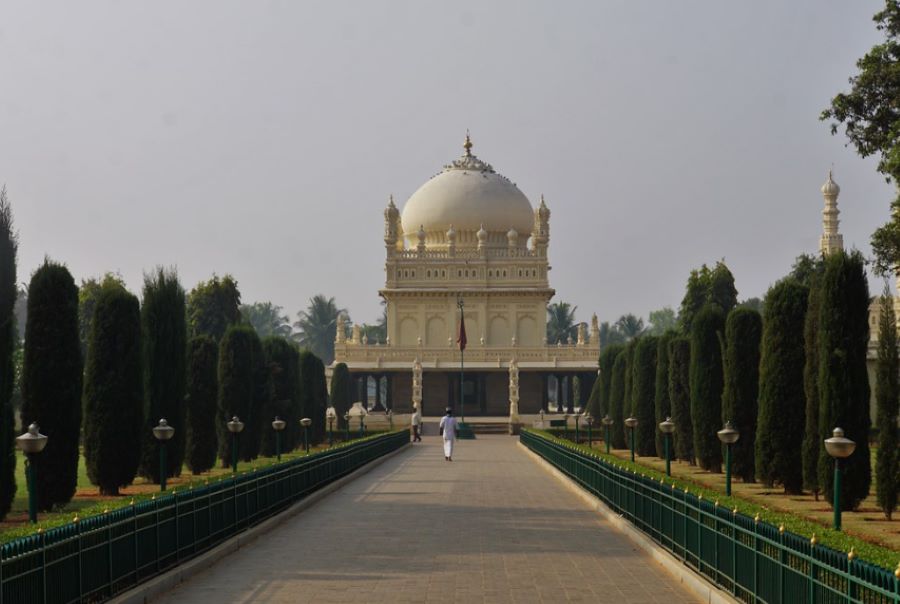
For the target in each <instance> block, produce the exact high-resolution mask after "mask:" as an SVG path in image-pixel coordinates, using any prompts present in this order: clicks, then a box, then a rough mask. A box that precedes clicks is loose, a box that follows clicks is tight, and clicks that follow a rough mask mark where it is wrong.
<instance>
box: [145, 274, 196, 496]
mask: <svg viewBox="0 0 900 604" xmlns="http://www.w3.org/2000/svg"><path fill="white" fill-rule="evenodd" d="M143 299H144V303H143V305H142V306H141V330H142V333H141V342H142V346H143V349H144V357H143V358H144V371H143V375H144V431H143V436H142V438H143V441H144V446H143V455H142V456H141V467H140V474H141V475H142V476H145V477H147V478H149V479H150V480H152V481H153V482H156V483H158V482H159V481H160V476H159V443H158V442H157V441H156V438H155V437H154V436H153V427H154V426H156V425H157V424H158V423H159V420H160V419H163V418H165V420H166V421H167V422H168V424H169V425H170V426H172V427H173V428H175V434H174V435H173V436H172V438H171V440H169V441H168V443H167V444H166V465H167V471H168V476H178V475H179V474H181V466H182V465H183V463H184V443H185V437H186V436H187V430H186V427H187V426H186V422H185V418H186V409H185V404H184V395H185V387H186V381H187V376H186V373H187V358H186V354H187V324H186V322H185V296H184V288H183V287H181V283H180V282H179V281H178V274H177V273H176V272H175V269H164V268H162V267H158V268H157V269H156V270H155V271H153V272H152V273H150V274H146V275H144V291H143Z"/></svg>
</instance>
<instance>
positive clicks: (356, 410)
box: [349, 403, 369, 438]
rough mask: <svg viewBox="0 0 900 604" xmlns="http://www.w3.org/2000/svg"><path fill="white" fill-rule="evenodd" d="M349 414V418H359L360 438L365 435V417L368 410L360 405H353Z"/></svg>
mask: <svg viewBox="0 0 900 604" xmlns="http://www.w3.org/2000/svg"><path fill="white" fill-rule="evenodd" d="M349 413H350V417H358V418H359V437H360V438H362V437H363V436H365V434H366V425H365V417H366V416H367V415H368V414H369V412H368V410H367V409H366V407H365V406H364V405H363V404H362V403H353V406H352V407H350V411H349Z"/></svg>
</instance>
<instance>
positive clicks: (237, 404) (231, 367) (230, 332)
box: [216, 325, 259, 468]
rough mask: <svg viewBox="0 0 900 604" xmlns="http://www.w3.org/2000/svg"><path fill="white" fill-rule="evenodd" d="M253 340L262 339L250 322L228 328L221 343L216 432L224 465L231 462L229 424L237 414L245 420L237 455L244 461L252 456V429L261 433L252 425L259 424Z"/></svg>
mask: <svg viewBox="0 0 900 604" xmlns="http://www.w3.org/2000/svg"><path fill="white" fill-rule="evenodd" d="M254 339H256V340H259V338H258V337H257V335H256V332H255V331H253V328H252V327H250V326H249V325H232V326H231V327H229V328H228V329H227V330H226V331H225V334H224V335H223V336H222V341H221V342H220V343H219V368H218V382H219V394H218V400H217V413H216V432H217V434H218V436H219V459H220V460H221V462H222V467H223V468H227V467H228V466H229V465H231V445H232V439H233V438H234V437H233V436H232V434H231V432H229V431H228V426H227V425H226V424H227V423H228V422H229V421H230V420H231V418H232V417H234V416H237V417H238V418H239V419H240V420H241V421H242V422H243V423H244V431H243V432H241V433H240V434H239V435H238V437H237V438H238V457H239V458H240V459H241V460H243V461H250V460H251V459H252V456H251V454H250V453H251V451H252V450H253V441H254V435H253V434H252V432H258V430H257V429H256V428H254V427H253V426H254V422H256V423H257V424H258V423H259V418H258V417H257V416H258V415H259V413H258V412H257V413H254V412H253V402H254V398H255V395H256V391H255V390H254V386H253V378H254V373H255V371H254V369H255V367H254V365H253V351H254ZM248 431H249V432H248ZM245 433H246V434H245ZM256 442H258V441H256ZM248 443H249V444H248Z"/></svg>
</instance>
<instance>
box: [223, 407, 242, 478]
mask: <svg viewBox="0 0 900 604" xmlns="http://www.w3.org/2000/svg"><path fill="white" fill-rule="evenodd" d="M225 425H226V426H228V431H229V432H231V471H232V473H234V474H237V462H238V434H240V433H241V430H243V429H244V422H242V421H241V420H240V419H239V418H238V416H237V415H235V416H234V417H232V418H231V421H230V422H228V423H227V424H225Z"/></svg>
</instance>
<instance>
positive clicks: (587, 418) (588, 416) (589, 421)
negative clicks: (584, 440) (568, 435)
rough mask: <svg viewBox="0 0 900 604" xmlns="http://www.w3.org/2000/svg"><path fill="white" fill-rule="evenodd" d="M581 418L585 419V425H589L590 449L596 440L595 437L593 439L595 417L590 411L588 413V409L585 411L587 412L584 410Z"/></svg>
mask: <svg viewBox="0 0 900 604" xmlns="http://www.w3.org/2000/svg"><path fill="white" fill-rule="evenodd" d="M581 419H582V420H583V421H584V425H586V426H587V431H588V449H590V448H591V447H593V446H594V445H593V443H592V441H593V440H594V439H593V434H591V425H592V424H593V423H594V418H593V417H592V416H591V414H590V413H588V412H587V411H585V412H584V415H582V416H581Z"/></svg>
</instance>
